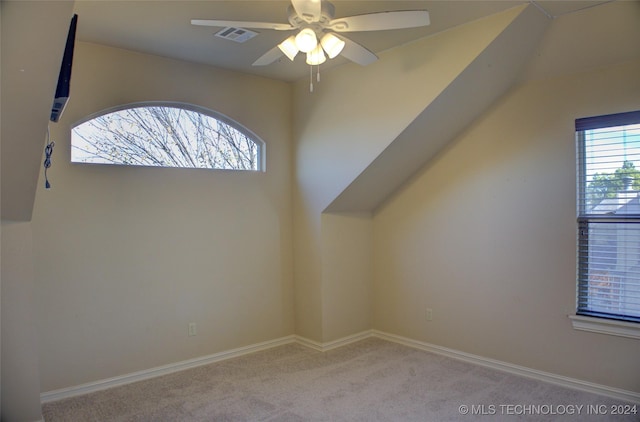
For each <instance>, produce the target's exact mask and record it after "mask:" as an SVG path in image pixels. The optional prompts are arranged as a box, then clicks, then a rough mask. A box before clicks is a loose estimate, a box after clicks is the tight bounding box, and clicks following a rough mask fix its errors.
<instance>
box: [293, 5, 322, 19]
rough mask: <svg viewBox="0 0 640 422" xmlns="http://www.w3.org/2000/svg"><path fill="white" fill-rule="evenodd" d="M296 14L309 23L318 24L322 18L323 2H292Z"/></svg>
mask: <svg viewBox="0 0 640 422" xmlns="http://www.w3.org/2000/svg"><path fill="white" fill-rule="evenodd" d="M291 4H292V5H293V8H294V9H295V11H296V13H297V14H298V16H300V18H301V19H302V20H304V21H305V22H307V23H311V22H318V21H320V18H321V17H322V2H321V0H291Z"/></svg>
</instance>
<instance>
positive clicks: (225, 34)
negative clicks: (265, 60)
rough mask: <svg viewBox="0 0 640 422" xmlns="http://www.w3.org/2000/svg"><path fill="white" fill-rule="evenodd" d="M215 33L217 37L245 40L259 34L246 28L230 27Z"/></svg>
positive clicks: (236, 40) (238, 40) (237, 40)
mask: <svg viewBox="0 0 640 422" xmlns="http://www.w3.org/2000/svg"><path fill="white" fill-rule="evenodd" d="M215 35H216V37H220V38H224V39H225V40H231V41H235V42H245V41H247V40H250V39H251V38H253V37H255V36H256V35H258V33H257V32H253V31H250V30H248V29H244V28H233V27H228V28H224V29H223V30H221V31H219V32H217V33H216V34H215Z"/></svg>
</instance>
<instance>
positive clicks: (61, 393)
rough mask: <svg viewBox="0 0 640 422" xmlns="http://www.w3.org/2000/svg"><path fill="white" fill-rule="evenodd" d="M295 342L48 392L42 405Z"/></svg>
mask: <svg viewBox="0 0 640 422" xmlns="http://www.w3.org/2000/svg"><path fill="white" fill-rule="evenodd" d="M295 342H296V337H295V336H294V335H290V336H286V337H282V338H278V339H275V340H269V341H265V342H262V343H257V344H253V345H250V346H245V347H239V348H237V349H232V350H227V351H224V352H219V353H214V354H212V355H208V356H202V357H198V358H194V359H189V360H185V361H182V362H177V363H172V364H169V365H164V366H158V367H156V368H151V369H145V370H143V371H138V372H133V373H130V374H125V375H120V376H117V377H113V378H108V379H103V380H98V381H94V382H90V383H87V384H82V385H78V386H74V387H68V388H62V389H59V390H53V391H47V392H44V393H42V394H40V401H41V402H42V403H47V402H52V401H56V400H61V399H66V398H69V397H74V396H79V395H82V394H87V393H93V392H94V391H100V390H105V389H107V388H112V387H117V386H121V385H125V384H130V383H133V382H137V381H142V380H146V379H149V378H155V377H159V376H161V375H167V374H171V373H174V372H178V371H183V370H185V369H190V368H195V367H197V366H202V365H207V364H210V363H214V362H220V361H223V360H226V359H231V358H235V357H239V356H243V355H247V354H249V353H254V352H259V351H261V350H266V349H271V348H273V347H277V346H282V345H285V344H290V343H295Z"/></svg>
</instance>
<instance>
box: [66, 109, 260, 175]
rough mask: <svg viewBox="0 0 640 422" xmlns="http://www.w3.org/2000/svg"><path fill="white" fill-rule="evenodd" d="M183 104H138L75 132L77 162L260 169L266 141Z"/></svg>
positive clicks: (78, 127) (80, 126)
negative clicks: (263, 141)
mask: <svg viewBox="0 0 640 422" xmlns="http://www.w3.org/2000/svg"><path fill="white" fill-rule="evenodd" d="M214 115H216V114H215V113H213V112H211V111H209V110H204V109H200V108H197V107H194V106H186V105H183V104H148V103H147V104H134V105H129V106H126V107H124V108H119V109H116V110H109V111H108V112H106V113H101V114H99V115H97V116H95V117H91V118H90V119H88V120H85V121H83V122H81V123H79V124H77V125H75V126H74V127H73V128H72V130H71V161H72V162H74V163H94V164H120V165H127V166H155V167H187V168H209V169H230V170H253V171H258V170H262V169H263V168H262V167H263V166H262V155H263V154H262V149H263V143H262V141H260V140H258V139H257V137H256V136H255V135H252V134H251V133H250V132H249V131H247V130H246V129H241V128H240V126H239V125H237V124H232V123H231V122H230V121H229V120H228V119H225V118H223V117H222V116H219V115H218V116H217V117H213V116H214Z"/></svg>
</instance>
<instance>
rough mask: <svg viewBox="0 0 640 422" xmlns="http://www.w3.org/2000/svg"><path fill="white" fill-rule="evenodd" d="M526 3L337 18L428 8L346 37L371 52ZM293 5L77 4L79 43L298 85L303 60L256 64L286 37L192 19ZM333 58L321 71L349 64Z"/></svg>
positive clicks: (365, 6)
mask: <svg viewBox="0 0 640 422" xmlns="http://www.w3.org/2000/svg"><path fill="white" fill-rule="evenodd" d="M527 2H528V1H526V0H500V1H486V0H466V1H450V0H449V1H442V0H441V1H424V0H423V1H397V0H392V1H364V0H358V1H347V0H334V1H333V3H334V5H335V9H336V17H344V16H352V15H358V14H364V13H371V12H381V11H393V10H428V11H429V13H430V16H431V25H430V26H428V27H425V28H412V29H403V30H392V31H377V32H360V33H350V34H349V38H351V39H352V40H354V41H356V42H358V43H360V44H362V45H363V46H365V47H367V48H368V49H369V50H371V51H373V52H374V53H379V52H381V51H384V50H387V49H390V48H393V47H395V46H398V45H401V44H405V43H407V42H411V41H412V40H416V39H418V38H422V37H425V36H428V35H431V34H435V33H437V32H441V31H444V30H447V29H449V28H452V27H455V26H458V25H462V24H464V23H466V22H470V21H472V20H475V19H478V18H481V17H483V16H487V15H490V14H493V13H497V12H499V11H502V10H505V9H507V8H510V7H514V6H516V5H518V4H522V3H527ZM599 3H603V1H594V0H591V1H536V4H537V5H538V6H539V7H540V8H541V10H542V11H543V12H544V13H548V14H549V15H551V16H557V15H562V14H566V13H570V12H573V11H576V10H580V9H583V8H585V7H591V6H593V5H596V4H599ZM289 4H290V3H289V1H286V0H284V1H280V0H279V1H271V0H268V1H265V0H263V1H244V0H234V1H202V0H200V1H188V0H176V1H162V0H161V1H154V0H143V1H87V0H78V1H76V3H75V13H77V14H78V17H79V22H78V33H77V39H78V40H80V41H88V42H93V43H99V44H105V45H109V46H113V47H120V48H124V49H129V50H134V51H140V52H145V53H151V54H156V55H160V56H164V57H169V58H174V59H180V60H187V61H191V62H196V63H204V64H208V65H213V66H217V67H221V68H225V69H230V70H234V71H240V72H245V73H250V74H255V75H260V76H265V77H269V78H274V79H280V80H284V81H293V80H297V79H300V78H303V77H306V76H307V75H308V71H309V70H308V67H307V65H306V64H305V63H304V57H302V55H298V57H297V58H296V61H295V62H293V63H292V62H290V61H289V60H288V59H287V58H286V57H283V58H282V59H280V60H279V61H277V62H275V63H273V64H271V65H269V66H261V67H254V66H252V65H251V64H252V63H253V62H254V61H255V60H256V59H257V58H258V57H260V56H261V55H262V54H264V53H265V52H267V51H268V50H270V49H271V48H272V47H274V46H275V45H276V44H278V43H279V42H281V41H282V40H283V39H284V38H286V37H287V36H288V35H289V33H288V32H285V33H283V32H279V31H273V30H256V32H259V35H258V36H256V37H255V38H253V39H250V40H249V41H247V42H246V43H242V44H240V43H236V42H234V41H230V40H226V39H222V38H219V37H215V36H214V35H213V34H214V33H216V32H218V31H219V30H220V29H222V28H215V27H201V26H192V25H191V24H190V20H191V19H224V20H244V21H266V22H280V23H287V7H288V6H289ZM345 62H346V59H343V58H339V57H338V58H336V59H334V60H331V61H328V62H327V63H325V64H323V65H322V68H323V69H327V68H329V67H332V66H336V65H339V64H341V63H345Z"/></svg>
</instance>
